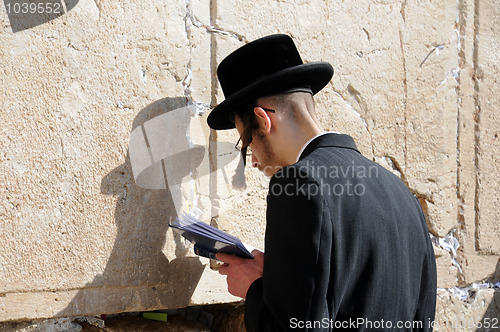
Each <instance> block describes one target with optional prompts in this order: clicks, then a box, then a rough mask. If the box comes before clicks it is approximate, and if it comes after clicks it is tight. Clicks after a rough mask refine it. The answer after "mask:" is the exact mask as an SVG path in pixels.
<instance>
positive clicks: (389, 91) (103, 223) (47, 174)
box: [0, 0, 500, 331]
mask: <svg viewBox="0 0 500 332" xmlns="http://www.w3.org/2000/svg"><path fill="white" fill-rule="evenodd" d="M65 3H66V8H68V9H71V10H70V11H69V12H68V13H66V14H64V15H62V16H60V17H57V18H55V19H53V20H50V21H48V22H47V23H44V24H40V25H37V26H33V27H32V28H29V29H25V30H23V31H19V32H15V33H14V32H13V31H12V29H11V26H12V22H10V21H9V16H8V15H7V13H6V10H7V8H6V7H5V6H2V5H0V24H1V26H2V27H3V29H2V30H1V31H0V59H1V61H0V86H1V89H0V91H1V92H0V112H1V117H0V183H1V184H2V185H1V186H0V225H1V232H0V242H1V243H2V248H3V250H2V253H0V321H5V320H18V319H33V318H43V317H64V316H72V315H90V314H101V313H113V312H125V311H140V310H155V309H164V308H178V307H184V306H187V305H190V304H206V303H218V302H226V301H236V300H237V299H236V298H234V297H232V296H230V295H229V294H228V293H227V291H226V290H225V287H224V282H225V281H224V278H223V277H221V276H219V275H218V274H217V273H216V272H214V271H212V270H210V269H208V268H207V265H208V264H209V263H208V261H207V260H204V259H198V258H197V257H194V256H193V254H192V253H191V252H190V246H189V245H188V244H187V243H186V242H185V241H184V240H182V239H181V238H180V237H179V236H177V235H174V234H173V233H172V232H171V231H170V230H168V227H167V224H168V222H169V221H171V220H172V219H173V218H174V217H175V209H176V208H178V206H176V205H175V202H176V200H175V199H176V198H177V196H176V193H175V192H174V190H172V183H167V182H168V181H165V178H164V172H163V171H164V170H165V169H166V171H165V174H166V175H167V177H168V175H169V174H167V173H168V172H169V171H170V170H169V169H168V165H167V162H166V161H164V162H163V163H158V164H157V166H158V167H159V168H158V169H155V170H154V171H158V172H157V173H155V174H157V176H158V177H157V178H152V182H151V183H152V184H155V185H157V186H158V187H157V188H156V189H151V188H144V187H141V186H139V185H138V184H137V183H136V182H135V181H134V177H135V174H133V167H134V165H132V161H131V160H132V159H133V158H135V157H134V156H131V155H130V151H129V150H128V149H129V148H130V146H129V142H130V140H131V134H132V132H133V131H134V129H138V131H136V133H141V131H142V133H144V135H145V136H144V137H146V139H145V141H144V146H146V147H147V148H146V149H145V153H146V156H147V155H148V154H147V153H149V152H151V151H152V149H153V148H152V146H153V145H154V142H153V141H149V139H150V138H151V136H148V134H149V133H148V132H147V127H148V124H147V123H148V121H150V120H152V119H155V118H157V117H158V116H161V115H163V114H166V113H168V112H170V111H173V110H175V109H179V108H181V107H184V106H186V105H188V104H190V103H194V104H195V105H196V109H197V112H198V113H205V115H204V116H206V113H207V112H208V109H209V108H210V106H211V105H215V104H217V103H218V102H220V101H221V100H223V95H222V91H221V89H220V87H219V86H218V82H217V79H216V76H215V70H216V64H217V63H219V62H220V61H221V60H222V59H223V58H224V57H225V56H226V55H227V54H229V53H230V52H232V51H233V50H234V49H236V48H238V47H239V46H241V45H243V44H244V43H246V42H248V41H251V40H253V39H255V38H258V37H261V36H263V35H266V34H270V33H276V32H281V33H288V34H290V35H291V36H292V37H293V38H294V40H295V42H296V44H297V46H298V48H299V51H300V53H301V55H302V58H303V60H304V61H306V62H307V61H317V60H323V61H328V62H330V63H332V65H333V67H334V69H335V74H334V77H333V79H332V81H331V82H330V84H328V85H327V87H326V88H325V89H324V90H323V91H322V92H320V93H319V94H317V95H316V97H315V99H316V102H317V112H318V118H319V120H320V121H321V122H322V124H323V125H324V128H325V129H327V130H334V131H341V132H344V133H347V134H350V135H352V136H353V137H354V139H355V140H356V142H357V144H358V146H359V148H360V150H361V152H362V153H363V154H364V155H365V156H366V157H368V158H371V159H373V160H375V161H376V162H378V163H380V164H382V165H383V166H384V167H386V168H388V169H389V170H390V171H392V172H393V173H395V174H396V175H398V176H399V177H400V178H401V179H402V180H403V181H404V182H405V183H406V184H407V185H408V187H409V189H410V190H411V191H412V192H413V193H415V195H416V196H417V197H418V198H419V201H420V202H421V205H422V207H423V209H424V212H425V213H426V216H427V218H428V226H429V231H430V232H431V233H432V234H433V235H434V236H435V239H437V240H436V241H435V242H436V243H435V244H436V245H435V252H436V259H437V265H438V287H440V288H446V289H453V287H457V286H458V287H462V288H463V287H467V286H469V285H471V284H473V283H475V282H484V281H488V282H492V283H494V282H497V281H499V280H500V271H499V269H500V267H499V266H500V265H499V264H498V255H499V254H500V244H499V241H498V237H499V234H500V222H499V219H500V218H499V217H500V209H499V206H500V202H499V201H500V191H499V189H498V188H500V186H499V185H500V180H499V179H498V176H497V174H498V173H499V167H500V166H499V165H500V160H499V157H498V156H499V155H500V139H499V138H498V128H500V122H499V121H500V120H499V118H498V116H497V115H496V113H497V109H498V108H499V107H500V99H499V98H500V97H499V96H500V91H499V84H498V78H497V77H498V75H499V70H500V59H499V57H498V54H499V50H500V49H499V48H500V46H499V45H500V44H499V43H500V42H499V40H500V39H499V37H498V36H500V31H499V27H500V24H499V23H500V9H499V8H500V6H499V4H498V1H496V0H489V1H472V0H459V1H456V2H450V1H443V0H441V1H420V2H412V1H407V0H394V1H377V2H373V1H372V2H366V1H328V2H325V1H320V0H301V1H264V0H255V1H252V2H248V1H243V0H235V1H221V0H175V1H160V0H151V1H147V2H134V1H129V0H127V1H120V2H113V1H97V0H96V1H91V0H80V1H77V2H76V3H75V6H73V5H71V4H70V3H71V1H69V0H66V1H65ZM195 119H199V120H200V121H204V119H205V118H204V117H201V118H194V117H192V118H191V123H190V124H191V126H192V125H193V123H195V122H196V120H195ZM162 134H163V135H165V137H168V138H169V139H170V140H169V141H168V144H175V143H177V142H179V140H183V142H184V143H186V144H187V142H185V141H186V137H169V136H168V133H166V134H165V133H162ZM195 135H198V136H196V137H195ZM170 136H172V135H170ZM191 139H192V142H193V144H198V143H199V142H202V143H200V145H202V146H203V145H205V148H206V149H205V154H204V158H205V159H204V161H203V163H202V164H201V166H200V167H199V170H202V171H200V172H202V173H203V174H201V173H200V174H196V176H197V178H196V176H195V178H194V179H191V181H186V182H185V183H183V186H181V187H179V188H180V191H181V192H182V195H184V196H183V197H188V195H190V194H191V193H195V194H196V195H197V200H196V201H195V203H196V204H198V205H197V206H199V207H203V210H204V212H205V214H204V215H203V218H204V220H206V221H209V222H211V223H212V224H213V225H216V226H218V227H219V228H221V229H223V230H226V231H229V232H231V233H233V234H235V235H237V236H238V237H240V238H242V239H243V240H244V241H245V242H247V243H249V244H251V245H253V246H256V247H258V248H263V247H264V238H263V233H264V230H265V217H264V216H265V196H266V194H267V184H268V179H266V178H265V177H263V176H262V175H261V174H259V173H258V171H256V170H251V169H248V168H247V170H246V176H247V178H246V189H243V190H235V189H234V188H232V186H231V183H232V181H233V177H232V175H233V174H234V171H235V170H236V169H237V168H238V162H239V161H238V159H237V158H234V159H231V160H228V161H227V162H226V161H221V160H220V157H221V156H226V157H227V156H229V155H231V153H232V152H231V151H229V150H230V149H229V146H230V145H231V144H234V142H236V140H237V139H238V135H237V133H236V132H235V131H228V132H219V133H216V132H214V131H210V130H209V129H208V128H207V127H203V128H201V129H200V128H198V129H197V130H194V131H193V132H192V133H191ZM162 166H164V168H162ZM222 166H224V167H222ZM186 169H188V167H186ZM181 171H182V169H181ZM158 174H159V175H158ZM201 175H203V176H201ZM190 186H191V187H190ZM193 187H194V188H195V189H194V191H191V190H192V188H193ZM167 188H168V189H167ZM235 207H237V209H235ZM450 234H451V235H452V236H453V237H454V238H455V239H456V243H458V247H457V248H453V249H450V246H447V245H446V243H444V242H442V241H444V240H445V239H450V237H449V236H448V235H450ZM440 241H441V242H440ZM443 243H444V244H443ZM453 243H455V242H453ZM498 303H499V300H498V291H495V290H493V289H486V290H485V289H480V290H478V291H477V292H476V295H475V296H474V297H469V298H468V299H467V300H466V301H463V300H460V299H458V298H456V297H455V296H454V295H451V292H450V291H448V290H443V291H440V293H439V295H438V309H437V314H438V322H441V321H445V320H446V319H452V318H453V317H473V318H474V319H480V320H481V319H483V321H484V319H486V318H488V317H490V318H494V317H499V316H500V313H499V306H498ZM495 315H496V316H495ZM222 316H224V315H222ZM226 316H227V317H232V318H228V320H230V321H232V322H234V324H235V325H234V328H233V329H232V330H233V331H237V330H238V329H240V328H241V326H242V320H241V319H242V311H241V309H240V311H239V312H238V313H237V314H233V313H231V314H227V315H226ZM65 322H66V321H65ZM68 322H69V321H68ZM68 322H66V323H68ZM44 324H45V323H44ZM47 324H50V323H47ZM238 324H239V325H238ZM228 326H233V325H228ZM440 330H443V331H446V330H447V329H446V327H443V328H440ZM448 330H452V329H448ZM465 330H467V329H464V331H465Z"/></svg>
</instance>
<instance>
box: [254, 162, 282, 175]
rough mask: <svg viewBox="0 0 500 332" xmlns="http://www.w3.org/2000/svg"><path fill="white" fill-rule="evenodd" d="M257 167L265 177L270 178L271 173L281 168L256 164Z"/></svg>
mask: <svg viewBox="0 0 500 332" xmlns="http://www.w3.org/2000/svg"><path fill="white" fill-rule="evenodd" d="M257 168H258V169H259V171H261V172H262V173H263V174H264V175H265V176H266V177H268V178H272V177H273V175H274V174H275V173H276V172H277V171H279V170H280V169H281V166H262V165H258V166H257Z"/></svg>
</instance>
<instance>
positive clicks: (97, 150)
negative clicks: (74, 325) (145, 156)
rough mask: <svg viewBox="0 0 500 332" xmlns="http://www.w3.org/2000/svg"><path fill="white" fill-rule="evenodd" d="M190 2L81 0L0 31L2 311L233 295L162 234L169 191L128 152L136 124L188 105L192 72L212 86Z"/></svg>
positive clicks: (119, 307) (136, 306)
mask: <svg viewBox="0 0 500 332" xmlns="http://www.w3.org/2000/svg"><path fill="white" fill-rule="evenodd" d="M1 10H2V13H3V10H4V7H2V8H1ZM186 10H187V7H186V2H185V1H170V2H169V3H168V4H166V3H164V2H162V1H150V2H147V3H142V2H141V3H136V2H133V1H132V2H130V1H125V2H120V3H109V2H94V1H89V0H86V1H80V2H79V3H78V5H77V6H76V7H75V8H74V9H73V10H71V11H70V12H68V13H67V14H65V15H63V16H61V17H59V18H57V19H55V20H53V21H51V22H49V23H46V24H43V25H39V26H37V27H34V28H33V29H30V30H25V31H22V32H19V33H12V32H10V31H9V30H4V31H2V32H1V34H2V36H1V38H0V49H1V51H0V52H1V56H2V61H1V63H0V72H1V74H0V77H1V79H0V81H1V82H2V89H1V91H2V92H1V94H2V96H1V98H0V110H1V113H2V117H1V119H0V124H1V127H2V130H1V132H0V142H1V145H2V153H1V156H0V179H1V181H2V184H3V185H2V188H1V189H0V190H1V192H2V196H1V199H0V206H1V208H0V221H1V225H2V232H1V235H0V241H1V242H2V245H3V248H4V250H3V253H2V255H1V259H0V266H1V267H2V268H1V269H0V273H1V275H0V280H1V285H0V295H1V296H0V302H1V304H0V320H12V319H25V318H35V317H50V316H65V315H84V314H90V313H91V312H93V313H104V312H120V311H130V310H145V309H146V308H148V309H157V308H166V307H180V306H186V305H189V304H192V303H197V304H202V303H211V302H214V301H215V302H224V301H234V300H235V298H234V297H231V296H230V295H229V294H228V293H227V291H226V290H225V289H224V287H223V286H224V282H225V279H224V278H223V277H222V276H219V275H218V274H217V273H215V272H213V271H210V270H206V264H207V262H203V263H202V262H200V261H199V259H198V258H194V257H189V256H192V255H193V254H189V253H188V249H189V247H188V246H187V244H186V243H184V242H183V241H182V240H181V239H180V238H179V237H176V236H174V235H172V234H171V232H169V231H168V226H167V225H168V222H169V221H170V220H171V219H172V217H173V216H175V206H174V204H173V201H172V198H171V193H169V192H168V191H167V190H166V188H165V189H155V190H154V189H144V188H140V187H139V186H137V184H135V183H134V179H133V176H132V170H131V164H130V160H129V158H128V156H127V148H128V141H129V136H130V134H131V131H132V130H133V129H135V128H137V127H139V128H140V127H141V126H142V125H143V124H144V123H145V122H147V121H148V120H150V119H152V118H154V117H155V116H158V115H160V114H162V113H165V112H167V111H170V110H172V109H174V108H178V107H182V106H185V105H186V101H187V97H190V96H189V95H188V96H187V97H185V93H186V90H187V89H188V88H189V87H190V85H189V82H188V78H189V79H192V77H195V79H196V80H197V83H196V84H197V85H196V84H195V85H193V84H191V86H192V87H195V88H194V89H193V90H192V91H193V92H192V93H191V96H195V97H196V98H200V99H203V98H209V96H210V93H208V94H207V91H210V84H206V85H205V86H204V85H203V84H200V83H199V82H204V81H206V80H207V78H209V77H210V75H211V73H210V66H209V64H210V59H208V60H204V61H201V60H202V59H203V57H202V56H201V55H199V54H201V53H203V54H210V45H209V37H208V35H207V34H206V33H204V32H202V31H199V32H198V34H195V33H192V34H188V33H187V26H188V22H186V16H187V15H186ZM0 16H2V17H3V15H0ZM4 23H5V25H6V26H8V23H6V22H4ZM203 36H205V37H203ZM193 56H196V57H197V58H199V59H200V61H199V62H192V63H191V62H190V60H191V57H193ZM193 68H195V74H194V75H193V76H192V77H190V74H191V73H190V72H189V70H191V72H192V71H193ZM198 69H200V70H198ZM206 102H210V101H209V100H208V101H206ZM174 142H175V139H174ZM186 255H187V256H188V257H184V256H186ZM217 283H219V286H218V287H215V289H210V287H209V286H210V285H212V286H213V285H216V284H217ZM198 285H199V287H197V286H198ZM207 285H208V286H207ZM191 296H193V299H191Z"/></svg>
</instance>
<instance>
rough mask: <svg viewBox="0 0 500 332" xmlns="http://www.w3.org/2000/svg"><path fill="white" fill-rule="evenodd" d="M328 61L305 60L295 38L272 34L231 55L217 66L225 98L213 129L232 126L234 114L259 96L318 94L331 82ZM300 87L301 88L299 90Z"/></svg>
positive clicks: (216, 111) (212, 120) (211, 122)
mask: <svg viewBox="0 0 500 332" xmlns="http://www.w3.org/2000/svg"><path fill="white" fill-rule="evenodd" d="M332 75H333V68H332V66H331V65H330V64H329V63H328V62H310V63H303V62H302V59H301V58H300V55H299V52H298V51H297V48H296V46H295V44H294V43H293V40H292V38H290V36H287V35H283V34H277V35H270V36H267V37H263V38H260V39H257V40H255V41H253V42H250V43H248V44H246V45H244V46H242V47H240V48H239V49H237V50H236V51H234V52H233V53H231V54H229V55H228V56H227V57H226V58H225V59H224V60H222V62H221V63H220V64H219V67H218V68H217V76H218V78H219V82H220V85H221V87H222V91H223V92H224V97H225V98H226V99H225V100H224V101H223V102H222V103H220V104H219V105H217V106H216V107H215V108H214V109H213V110H212V112H211V113H210V115H209V116H208V119H207V122H208V125H209V126H210V128H212V129H232V128H234V127H235V126H234V123H233V122H232V121H231V119H230V113H232V112H233V111H237V110H239V109H241V108H242V107H248V106H250V105H249V104H250V103H252V102H253V101H255V99H257V98H260V97H264V96H269V95H273V94H279V93H284V92H290V91H310V92H312V93H313V94H315V93H317V92H318V91H320V90H321V89H323V87H325V85H326V84H328V82H329V81H330V79H331V78H332ZM297 88H298V89H297Z"/></svg>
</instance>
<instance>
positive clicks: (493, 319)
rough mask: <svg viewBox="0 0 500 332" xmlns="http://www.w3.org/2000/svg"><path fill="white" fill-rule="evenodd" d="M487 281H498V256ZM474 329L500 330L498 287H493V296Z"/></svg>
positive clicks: (499, 292) (499, 295)
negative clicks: (493, 269)
mask: <svg viewBox="0 0 500 332" xmlns="http://www.w3.org/2000/svg"><path fill="white" fill-rule="evenodd" d="M488 282H490V283H493V284H495V283H498V282H500V258H499V259H498V262H497V266H496V268H495V271H494V272H493V274H492V275H491V277H490V279H489V280H488ZM476 331H477V332H479V331H481V332H485V331H500V288H494V294H493V298H492V300H491V302H490V305H489V306H488V308H487V309H486V311H485V313H484V316H483V318H482V319H481V321H480V322H479V324H478V328H477V329H476Z"/></svg>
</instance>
